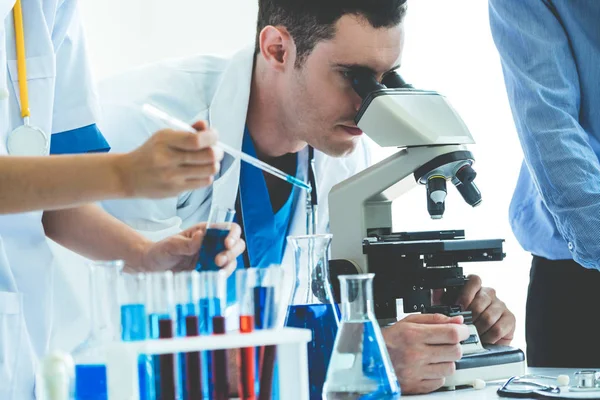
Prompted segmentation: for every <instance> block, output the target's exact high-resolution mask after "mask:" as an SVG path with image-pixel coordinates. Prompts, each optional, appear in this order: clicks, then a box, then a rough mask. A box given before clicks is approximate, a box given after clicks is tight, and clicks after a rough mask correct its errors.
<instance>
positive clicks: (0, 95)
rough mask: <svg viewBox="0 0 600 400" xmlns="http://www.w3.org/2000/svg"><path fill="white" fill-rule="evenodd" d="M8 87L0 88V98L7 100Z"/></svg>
mask: <svg viewBox="0 0 600 400" xmlns="http://www.w3.org/2000/svg"><path fill="white" fill-rule="evenodd" d="M8 95H9V93H8V89H6V88H0V100H6V99H8Z"/></svg>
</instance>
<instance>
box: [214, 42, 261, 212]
mask: <svg viewBox="0 0 600 400" xmlns="http://www.w3.org/2000/svg"><path fill="white" fill-rule="evenodd" d="M253 62H254V49H253V48H252V49H250V48H248V49H244V50H242V51H240V52H238V53H237V54H236V55H235V56H234V57H233V58H232V60H231V63H230V64H229V66H228V67H227V69H226V70H225V72H224V73H223V76H222V78H221V83H220V84H219V87H218V88H217V91H216V93H215V95H214V97H213V100H212V102H211V105H210V109H209V124H210V126H211V127H212V128H215V129H216V130H217V131H218V132H219V140H221V141H222V142H223V143H226V144H228V145H230V146H232V147H233V148H235V149H238V150H241V148H242V139H243V136H244V126H245V124H246V114H247V112H248V101H249V99H250V87H251V81H252V67H253ZM221 170H222V171H223V172H222V174H221V175H220V177H219V178H218V179H216V180H215V182H214V184H213V194H212V204H219V205H220V206H222V207H228V208H234V207H235V198H236V196H237V191H238V185H239V180H240V160H238V159H234V158H233V157H231V156H230V155H225V157H224V159H223V162H222V164H221Z"/></svg>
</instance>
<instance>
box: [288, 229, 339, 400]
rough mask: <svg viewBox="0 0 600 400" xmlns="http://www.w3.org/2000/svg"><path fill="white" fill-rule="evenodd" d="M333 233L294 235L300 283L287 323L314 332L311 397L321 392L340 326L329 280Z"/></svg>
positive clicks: (317, 399) (310, 360) (310, 357)
mask: <svg viewBox="0 0 600 400" xmlns="http://www.w3.org/2000/svg"><path fill="white" fill-rule="evenodd" d="M331 237H332V235H329V234H327V235H306V236H290V237H288V242H289V243H290V244H291V245H292V246H293V248H294V254H295V262H294V264H295V273H296V283H295V285H294V289H293V292H292V295H291V298H290V303H289V307H288V311H287V317H286V322H285V325H286V326H289V327H295V328H305V329H310V330H311V331H312V341H311V342H310V343H309V344H308V367H309V382H310V398H311V400H321V392H322V390H323V383H324V382H325V375H326V373H327V366H328V365H329V360H330V358H331V351H332V348H333V343H334V340H335V336H336V334H337V331H338V325H339V308H338V307H337V305H336V304H335V303H334V302H333V296H332V292H331V285H330V282H329V266H328V253H329V245H330V243H331Z"/></svg>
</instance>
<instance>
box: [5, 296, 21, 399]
mask: <svg viewBox="0 0 600 400" xmlns="http://www.w3.org/2000/svg"><path fill="white" fill-rule="evenodd" d="M22 303H23V302H22V296H21V294H20V293H14V292H0V393H10V390H11V387H12V386H13V384H14V375H15V373H16V369H17V359H18V357H19V356H21V357H22V356H23V354H22V353H23V351H22V350H23V349H22V348H23V343H22V338H23V335H22V330H23V316H22V309H23V308H22Z"/></svg>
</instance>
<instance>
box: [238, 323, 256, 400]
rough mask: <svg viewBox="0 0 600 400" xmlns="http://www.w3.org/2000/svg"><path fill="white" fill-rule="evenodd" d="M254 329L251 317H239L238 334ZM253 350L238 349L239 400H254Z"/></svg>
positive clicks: (249, 348) (248, 348) (251, 348)
mask: <svg viewBox="0 0 600 400" xmlns="http://www.w3.org/2000/svg"><path fill="white" fill-rule="evenodd" d="M253 329H254V318H253V317H252V316H251V315H241V316H240V332H241V333H251V332H252V331H253ZM254 354H255V351H254V348H253V347H244V348H242V349H239V354H238V367H239V383H238V396H239V397H240V399H241V400H255V399H256V394H255V392H254Z"/></svg>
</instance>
